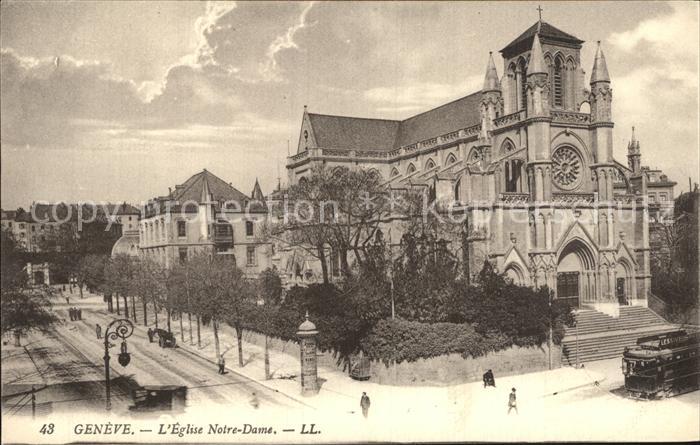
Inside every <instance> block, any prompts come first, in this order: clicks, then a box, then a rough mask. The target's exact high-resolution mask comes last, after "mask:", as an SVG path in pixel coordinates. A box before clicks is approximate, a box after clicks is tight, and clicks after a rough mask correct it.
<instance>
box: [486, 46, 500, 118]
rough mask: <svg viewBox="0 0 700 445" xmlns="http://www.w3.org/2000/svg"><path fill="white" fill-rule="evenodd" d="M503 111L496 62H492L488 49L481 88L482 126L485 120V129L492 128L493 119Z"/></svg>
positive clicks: (491, 54) (491, 55)
mask: <svg viewBox="0 0 700 445" xmlns="http://www.w3.org/2000/svg"><path fill="white" fill-rule="evenodd" d="M502 111H503V99H502V98H501V82H500V81H499V80H498V72H497V71H496V64H495V63H493V53H491V52H490V51H489V62H488V65H487V66H486V75H485V76H484V88H482V90H481V117H482V127H483V123H484V121H486V129H487V130H489V131H490V130H492V129H493V120H494V119H496V117H498V116H499V115H500V114H501V113H502Z"/></svg>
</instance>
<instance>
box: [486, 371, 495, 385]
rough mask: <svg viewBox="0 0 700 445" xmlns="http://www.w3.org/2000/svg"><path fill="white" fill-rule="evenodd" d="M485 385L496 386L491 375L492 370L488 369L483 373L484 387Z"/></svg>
mask: <svg viewBox="0 0 700 445" xmlns="http://www.w3.org/2000/svg"><path fill="white" fill-rule="evenodd" d="M487 386H493V387H494V388H495V387H496V380H495V379H494V377H493V371H491V370H490V369H489V370H488V371H486V372H485V373H484V388H486V387H487Z"/></svg>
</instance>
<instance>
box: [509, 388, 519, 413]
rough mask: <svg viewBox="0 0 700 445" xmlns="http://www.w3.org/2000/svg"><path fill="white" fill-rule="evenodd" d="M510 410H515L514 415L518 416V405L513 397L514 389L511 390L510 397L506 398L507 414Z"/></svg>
mask: <svg viewBox="0 0 700 445" xmlns="http://www.w3.org/2000/svg"><path fill="white" fill-rule="evenodd" d="M511 410H515V414H518V405H517V402H516V397H515V388H513V389H511V391H510V395H509V396H508V414H510V412H511Z"/></svg>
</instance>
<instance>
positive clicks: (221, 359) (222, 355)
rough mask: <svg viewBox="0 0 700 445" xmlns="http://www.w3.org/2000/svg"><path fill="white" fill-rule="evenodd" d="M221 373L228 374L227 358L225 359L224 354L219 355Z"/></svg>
mask: <svg viewBox="0 0 700 445" xmlns="http://www.w3.org/2000/svg"><path fill="white" fill-rule="evenodd" d="M218 364H219V374H226V370H225V369H226V360H224V354H221V355H220V356H219V361H218Z"/></svg>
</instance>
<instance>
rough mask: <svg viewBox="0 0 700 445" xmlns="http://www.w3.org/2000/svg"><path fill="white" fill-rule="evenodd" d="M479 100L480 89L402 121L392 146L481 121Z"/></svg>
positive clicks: (424, 138) (455, 129)
mask: <svg viewBox="0 0 700 445" xmlns="http://www.w3.org/2000/svg"><path fill="white" fill-rule="evenodd" d="M480 101H481V91H479V92H476V93H472V94H470V95H468V96H464V97H462V98H459V99H457V100H454V101H452V102H449V103H446V104H445V105H440V106H439V107H437V108H433V109H432V110H430V111H426V112H424V113H421V114H418V115H416V116H413V117H410V118H408V119H406V120H404V121H402V122H401V126H400V128H399V134H398V137H397V139H396V143H395V144H394V148H398V147H401V146H404V145H410V144H413V143H415V142H421V141H424V140H426V139H430V138H434V137H437V136H441V135H443V134H447V133H451V132H453V131H457V130H460V129H462V128H466V127H471V126H472V125H477V124H478V123H479V122H481V115H480V113H479V102H480Z"/></svg>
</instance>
